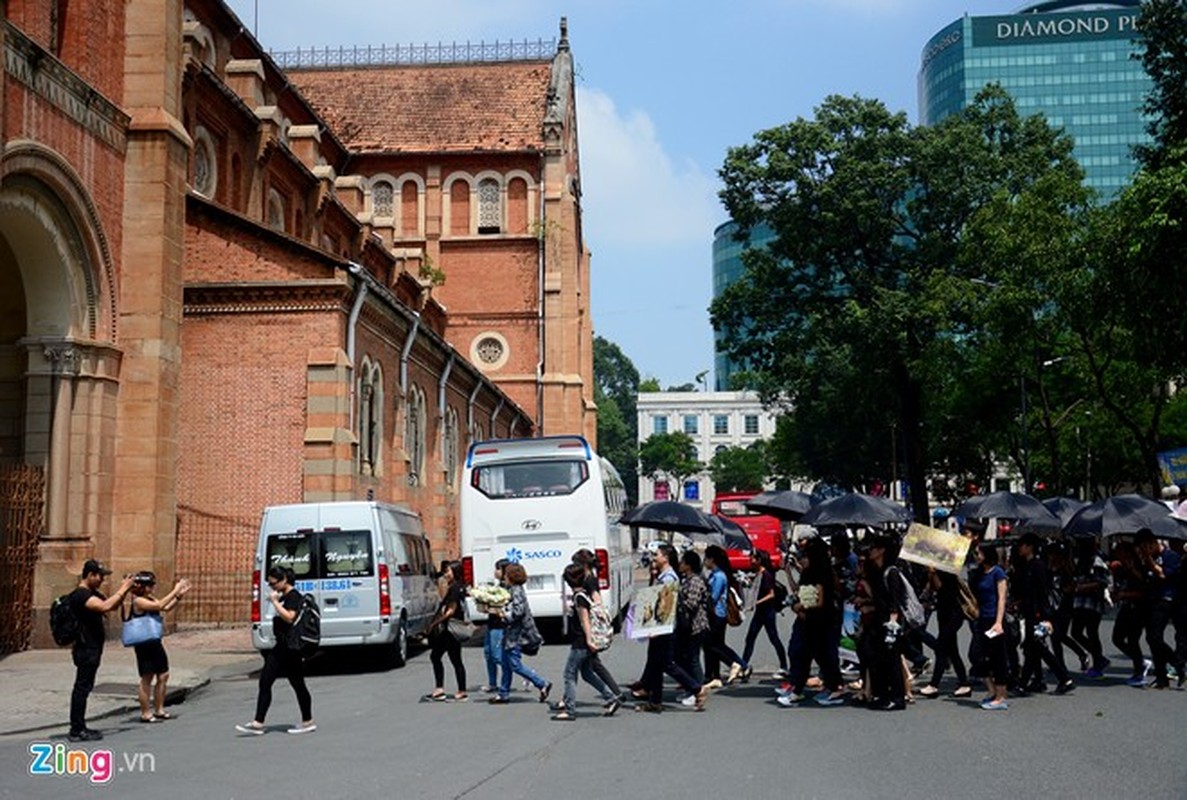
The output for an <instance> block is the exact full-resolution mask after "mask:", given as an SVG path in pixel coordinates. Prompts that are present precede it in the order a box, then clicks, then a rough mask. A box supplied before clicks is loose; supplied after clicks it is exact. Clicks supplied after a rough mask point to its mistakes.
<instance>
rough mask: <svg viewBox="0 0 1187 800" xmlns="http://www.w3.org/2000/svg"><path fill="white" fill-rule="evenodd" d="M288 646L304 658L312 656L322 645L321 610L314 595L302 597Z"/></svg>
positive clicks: (290, 631)
mask: <svg viewBox="0 0 1187 800" xmlns="http://www.w3.org/2000/svg"><path fill="white" fill-rule="evenodd" d="M287 644H288V647H289V649H290V650H296V651H297V652H299V653H300V654H301V655H303V656H307V655H311V654H312V653H313V651H314V650H316V649H317V648H318V645H320V644H321V609H320V608H318V607H317V601H316V600H314V599H313V595H311V594H303V595H301V609H300V610H299V611H298V612H297V618H296V619H295V620H293V627H292V628H291V629H290V630H289V635H288V642H287Z"/></svg>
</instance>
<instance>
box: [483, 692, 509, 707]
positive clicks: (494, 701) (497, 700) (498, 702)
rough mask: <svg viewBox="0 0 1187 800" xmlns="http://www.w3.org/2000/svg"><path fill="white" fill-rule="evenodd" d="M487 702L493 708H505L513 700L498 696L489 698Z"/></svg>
mask: <svg viewBox="0 0 1187 800" xmlns="http://www.w3.org/2000/svg"><path fill="white" fill-rule="evenodd" d="M486 702H488V703H490V704H491V705H492V706H505V705H507V704H508V703H510V702H511V698H510V697H505V696H503V695H501V694H497V695H495V696H494V697H491V698H489V699H488V700H487V701H486Z"/></svg>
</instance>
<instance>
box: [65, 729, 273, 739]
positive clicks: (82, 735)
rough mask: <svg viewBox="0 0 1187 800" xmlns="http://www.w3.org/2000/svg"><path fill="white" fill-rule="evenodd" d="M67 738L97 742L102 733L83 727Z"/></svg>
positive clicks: (72, 732)
mask: <svg viewBox="0 0 1187 800" xmlns="http://www.w3.org/2000/svg"><path fill="white" fill-rule="evenodd" d="M260 733H263V731H262V730H261V731H260ZM67 738H68V739H69V740H70V741H72V742H97V741H99V740H100V739H102V738H103V733H102V732H101V731H97V730H95V729H94V728H83V729H82V730H81V731H71V732H70V735H69V736H68V737H67Z"/></svg>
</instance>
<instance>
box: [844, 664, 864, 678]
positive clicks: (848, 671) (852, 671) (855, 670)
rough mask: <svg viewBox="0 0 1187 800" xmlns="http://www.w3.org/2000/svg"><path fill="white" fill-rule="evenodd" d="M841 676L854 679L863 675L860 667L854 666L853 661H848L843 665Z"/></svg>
mask: <svg viewBox="0 0 1187 800" xmlns="http://www.w3.org/2000/svg"><path fill="white" fill-rule="evenodd" d="M841 674H842V675H844V676H845V677H846V678H852V677H853V676H855V675H860V674H861V667H859V666H858V665H857V664H854V663H853V662H852V661H846V662H845V663H843V664H841Z"/></svg>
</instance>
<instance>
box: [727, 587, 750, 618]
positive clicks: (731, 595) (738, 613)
mask: <svg viewBox="0 0 1187 800" xmlns="http://www.w3.org/2000/svg"><path fill="white" fill-rule="evenodd" d="M745 618H746V617H745V615H744V614H743V613H742V601H741V600H740V599H739V598H738V592H737V591H736V590H735V589H734V587H732V586H730V587H728V588H727V589H726V590H725V622H726V624H727V625H729V626H730V627H737V626H738V625H741V624H742V621H743V620H744V619H745Z"/></svg>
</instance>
